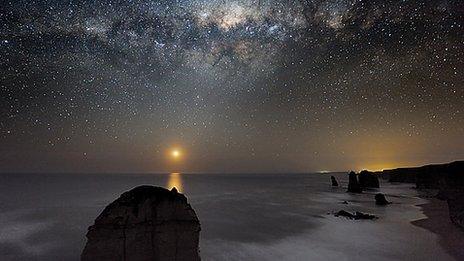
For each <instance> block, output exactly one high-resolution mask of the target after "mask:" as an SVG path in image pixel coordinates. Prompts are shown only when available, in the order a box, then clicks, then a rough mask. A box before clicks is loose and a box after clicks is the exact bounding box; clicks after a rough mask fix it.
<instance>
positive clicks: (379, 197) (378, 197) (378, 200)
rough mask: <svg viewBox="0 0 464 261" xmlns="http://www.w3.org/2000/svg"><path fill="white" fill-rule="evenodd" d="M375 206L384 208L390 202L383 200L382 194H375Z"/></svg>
mask: <svg viewBox="0 0 464 261" xmlns="http://www.w3.org/2000/svg"><path fill="white" fill-rule="evenodd" d="M374 198H375V204H376V205H380V206H385V205H388V204H390V202H389V201H388V200H387V199H386V198H385V195H384V194H382V193H377V194H375V197H374Z"/></svg>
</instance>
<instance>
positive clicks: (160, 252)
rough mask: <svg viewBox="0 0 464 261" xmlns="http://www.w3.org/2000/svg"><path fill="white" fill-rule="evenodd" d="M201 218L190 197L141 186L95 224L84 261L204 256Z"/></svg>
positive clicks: (183, 259) (184, 260) (182, 260)
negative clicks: (198, 216)
mask: <svg viewBox="0 0 464 261" xmlns="http://www.w3.org/2000/svg"><path fill="white" fill-rule="evenodd" d="M199 232H200V222H199V221H198V218H197V216H196V214H195V211H194V210H193V209H192V208H191V206H190V205H189V204H188V202H187V198H186V197H185V196H184V195H182V194H179V193H177V191H176V190H175V188H174V189H173V190H171V191H169V190H167V189H164V188H160V187H153V186H139V187H136V188H134V189H132V190H130V191H128V192H125V193H123V194H122V195H121V196H120V197H119V198H118V199H117V200H115V201H114V202H113V203H111V204H109V205H108V206H107V207H106V208H105V209H104V210H103V212H102V213H101V214H100V215H99V216H98V217H97V219H96V220H95V224H94V225H92V226H91V227H89V230H88V233H87V239H88V240H87V244H86V246H85V248H84V250H83V252H82V255H81V260H83V261H86V260H89V261H90V260H160V261H164V260H166V261H167V260H173V261H174V260H176V261H187V260H189V261H190V260H192V261H196V260H200V256H199V247H198V244H199Z"/></svg>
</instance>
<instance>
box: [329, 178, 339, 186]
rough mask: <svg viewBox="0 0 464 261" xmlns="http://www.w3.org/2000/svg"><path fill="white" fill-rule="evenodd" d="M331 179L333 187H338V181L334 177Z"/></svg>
mask: <svg viewBox="0 0 464 261" xmlns="http://www.w3.org/2000/svg"><path fill="white" fill-rule="evenodd" d="M330 179H331V180H332V187H338V182H337V179H336V178H335V177H334V176H330Z"/></svg>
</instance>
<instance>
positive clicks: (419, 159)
mask: <svg viewBox="0 0 464 261" xmlns="http://www.w3.org/2000/svg"><path fill="white" fill-rule="evenodd" d="M174 149H177V150H178V153H179V154H180V155H177V156H178V157H172V156H173V155H171V154H172V150H174ZM463 158H464V3H463V2H462V1H460V0H456V1H452V0H450V1H442V0H438V1H406V0H405V1H388V0H364V1H363V0H333V1H316V0H314V1H311V0H268V1H266V0H229V1H226V0H177V1H174V0H172V1H171V0H170V1H156V0H152V1H148V0H133V1H116V0H114V1H109V0H107V1H91V0H80V1H78V0H76V1H72V0H66V1H65V0H50V1H45V0H44V1H38V0H14V1H3V2H2V4H1V5H0V171H1V172H16V171H21V172H168V171H180V172H310V171H322V170H330V171H335V170H350V169H355V170H359V169H361V168H369V169H382V168H389V167H397V166H406V165H419V164H426V163H435V162H447V161H452V160H457V159H463Z"/></svg>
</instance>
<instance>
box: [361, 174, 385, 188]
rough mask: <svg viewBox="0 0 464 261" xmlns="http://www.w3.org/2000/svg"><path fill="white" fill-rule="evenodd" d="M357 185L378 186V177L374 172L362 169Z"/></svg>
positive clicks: (364, 186)
mask: <svg viewBox="0 0 464 261" xmlns="http://www.w3.org/2000/svg"><path fill="white" fill-rule="evenodd" d="M358 178H359V185H360V186H361V187H362V188H379V187H380V184H379V178H378V177H377V175H376V174H375V173H374V172H370V171H367V170H363V171H361V172H360V173H359V177H358Z"/></svg>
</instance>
